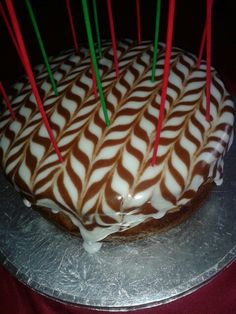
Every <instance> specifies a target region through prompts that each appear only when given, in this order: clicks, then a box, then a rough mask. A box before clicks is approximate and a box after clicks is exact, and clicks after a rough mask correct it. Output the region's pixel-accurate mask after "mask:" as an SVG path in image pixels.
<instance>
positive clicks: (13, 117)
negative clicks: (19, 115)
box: [0, 81, 16, 120]
mask: <svg viewBox="0 0 236 314" xmlns="http://www.w3.org/2000/svg"><path fill="white" fill-rule="evenodd" d="M0 93H1V94H2V96H3V99H4V101H5V103H6V106H7V108H8V110H9V112H10V114H11V117H12V119H13V120H15V119H16V115H15V112H14V111H13V109H12V106H11V103H10V101H9V99H8V97H7V93H6V91H5V89H4V87H3V84H2V82H1V81H0Z"/></svg>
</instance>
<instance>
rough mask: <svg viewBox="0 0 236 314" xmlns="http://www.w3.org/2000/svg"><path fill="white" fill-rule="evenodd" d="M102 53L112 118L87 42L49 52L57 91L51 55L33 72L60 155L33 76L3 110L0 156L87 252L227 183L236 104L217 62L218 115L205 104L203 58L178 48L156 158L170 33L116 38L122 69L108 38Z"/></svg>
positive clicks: (214, 95) (18, 185)
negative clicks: (162, 37)
mask: <svg viewBox="0 0 236 314" xmlns="http://www.w3.org/2000/svg"><path fill="white" fill-rule="evenodd" d="M103 49H104V52H103V57H102V58H101V59H99V60H98V65H99V71H100V75H101V80H102V87H103V92H104V96H105V102H106V107H107V112H108V116H109V119H110V126H106V124H105V121H104V117H103V111H102V108H101V104H100V99H99V97H96V96H95V95H94V89H93V80H92V72H91V63H90V54H89V51H88V49H87V48H81V49H80V50H79V52H78V53H75V52H73V51H72V50H70V51H66V52H63V53H61V54H60V55H59V56H58V57H56V58H51V59H50V64H51V67H52V70H53V73H54V78H55V80H56V82H57V88H58V92H59V96H55V94H54V92H53V90H52V88H51V85H50V83H49V79H48V74H47V71H46V69H45V67H44V66H43V65H40V66H38V67H37V68H36V74H35V77H36V81H37V85H38V88H39V91H40V95H41V98H42V100H43V103H44V109H45V112H46V114H47V117H48V120H49V123H50V126H51V129H52V131H53V134H54V137H55V139H56V142H57V145H58V147H59V150H60V152H61V155H62V158H63V163H61V162H60V161H59V160H58V156H57V155H56V153H55V151H54V148H53V146H52V144H51V141H50V140H49V136H48V133H47V131H46V128H45V126H44V124H43V121H42V118H41V115H40V113H39V110H38V107H37V104H36V101H35V98H34V96H33V94H32V90H31V86H30V85H29V83H28V82H27V80H26V79H22V80H21V81H19V82H18V83H17V84H15V85H14V86H13V89H12V94H11V96H9V98H10V101H11V104H12V106H13V109H14V111H15V114H16V120H12V119H11V116H10V114H9V112H8V111H7V110H5V111H4V113H3V114H2V115H1V117H0V161H1V168H2V170H3V171H4V173H5V175H6V176H7V178H8V180H9V181H10V182H11V183H12V184H13V185H14V187H15V189H16V190H17V191H19V192H20V193H21V195H22V196H23V198H24V200H25V203H26V204H27V205H30V206H32V207H33V208H35V209H37V210H39V211H40V212H41V213H42V214H43V215H44V216H46V217H48V218H49V219H50V220H52V221H54V222H56V223H58V224H59V225H60V226H62V227H63V228H64V229H67V230H68V231H70V232H72V233H80V235H81V236H82V238H83V240H84V247H85V249H86V250H88V251H89V252H92V251H96V250H97V249H99V248H100V246H101V242H100V241H102V240H103V239H105V238H106V239H107V238H109V239H110V237H111V236H114V237H117V236H122V235H123V238H125V239H128V238H129V236H131V235H132V236H133V237H139V235H140V234H142V233H145V234H148V233H149V232H153V231H155V230H160V229H166V228H168V227H169V226H172V225H173V224H176V223H177V222H179V221H181V220H183V218H184V217H187V216H188V213H189V212H192V210H193V209H194V208H195V207H197V206H199V205H200V204H201V202H202V200H203V198H204V197H205V196H206V195H207V193H208V191H209V190H210V188H211V186H212V184H214V183H215V184H217V185H220V184H221V183H222V176H223V165H224V161H223V158H224V156H225V154H226V152H227V151H228V149H229V147H230V145H231V144H232V140H233V124H234V105H233V101H232V99H231V97H230V95H229V94H228V92H227V91H226V89H225V87H224V84H223V82H222V80H221V79H220V77H219V75H218V74H217V72H216V71H215V69H213V68H212V72H211V74H212V76H211V99H210V101H211V104H210V115H211V121H210V122H208V121H207V120H206V118H205V111H206V92H205V90H206V63H205V61H202V63H201V65H200V68H198V69H197V67H196V64H197V58H196V57H195V56H194V55H192V54H190V53H188V52H185V51H183V50H181V49H178V48H173V49H172V55H171V60H170V74H169V83H168V89H167V98H166V104H165V114H164V121H163V124H162V130H161V137H160V141H159V148H158V154H157V158H156V164H155V165H154V166H153V165H152V164H151V159H152V154H153V146H154V141H155V136H156V126H157V121H158V117H159V108H160V99H161V89H162V79H163V69H164V59H165V45H163V44H160V45H159V51H158V58H157V64H156V72H155V81H154V82H152V81H151V67H152V57H153V47H152V44H151V42H149V41H143V42H142V43H141V44H140V45H137V43H136V42H133V41H132V40H123V41H119V42H118V44H117V56H118V61H119V77H118V78H116V72H115V69H114V63H113V50H112V47H111V44H110V43H109V42H106V43H103Z"/></svg>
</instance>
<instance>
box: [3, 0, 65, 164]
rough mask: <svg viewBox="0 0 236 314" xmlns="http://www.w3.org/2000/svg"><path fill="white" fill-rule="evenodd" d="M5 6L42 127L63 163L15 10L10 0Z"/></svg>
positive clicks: (7, 0)
mask: <svg viewBox="0 0 236 314" xmlns="http://www.w3.org/2000/svg"><path fill="white" fill-rule="evenodd" d="M6 5H7V9H8V13H9V16H10V20H11V22H12V26H13V30H14V32H15V35H16V40H17V42H18V46H19V49H20V51H21V55H22V59H23V60H24V66H25V70H26V73H27V75H28V78H29V81H30V84H31V87H32V90H33V94H34V96H35V99H36V102H37V105H38V108H39V111H40V113H41V116H42V119H43V123H44V125H45V127H46V129H47V132H48V135H49V138H50V140H51V143H52V145H53V147H54V149H55V152H56V154H57V156H58V159H59V161H60V162H63V159H62V156H61V153H60V150H59V148H58V146H57V143H56V141H55V138H54V136H53V132H52V130H51V127H50V125H49V122H48V119H47V116H46V113H45V111H44V108H43V104H42V101H41V98H40V95H39V92H38V88H37V85H36V82H35V79H34V75H33V71H32V68H31V66H30V62H29V58H28V54H27V51H26V48H25V44H24V41H23V37H22V34H21V30H20V26H19V23H18V20H17V17H16V13H15V10H14V7H13V4H12V0H6Z"/></svg>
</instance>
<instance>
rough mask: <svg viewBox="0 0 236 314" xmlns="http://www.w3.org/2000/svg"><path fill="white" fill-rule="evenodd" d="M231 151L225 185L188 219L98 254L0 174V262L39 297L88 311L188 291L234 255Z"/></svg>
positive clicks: (235, 187)
mask: <svg viewBox="0 0 236 314" xmlns="http://www.w3.org/2000/svg"><path fill="white" fill-rule="evenodd" d="M233 146H234V147H233V148H232V149H231V152H230V153H229V154H228V156H227V158H226V160H225V171H224V183H223V185H221V186H219V187H215V188H214V189H213V191H212V193H211V195H210V197H209V200H208V201H207V202H206V203H205V204H204V206H202V207H201V208H200V209H199V210H198V211H196V213H194V215H193V216H192V217H190V218H189V219H188V220H187V221H185V222H184V223H182V224H180V225H179V226H177V227H175V228H173V229H171V230H169V231H166V232H163V233H162V234H159V235H153V236H151V237H149V238H146V239H142V240H138V241H135V242H131V243H127V244H121V243H120V244H117V243H111V242H106V243H104V244H103V246H102V248H101V250H100V251H99V252H97V253H96V254H89V253H87V252H86V251H85V250H84V249H83V247H82V240H81V239H80V238H77V237H74V236H71V235H69V234H66V233H65V232H62V231H61V230H59V229H57V228H56V227H54V226H53V225H52V224H50V223H48V222H47V221H45V220H44V219H43V218H42V217H41V216H40V215H39V214H38V213H37V212H34V211H33V210H32V209H31V208H27V207H25V206H24V205H23V202H22V199H21V197H20V196H19V195H18V194H17V193H16V192H15V191H14V190H13V188H12V187H11V186H10V184H9V183H7V181H6V179H5V178H4V177H3V175H0V187H1V188H0V208H1V215H0V262H1V263H2V264H3V265H4V266H5V267H6V268H7V269H8V270H9V271H10V272H11V273H12V274H13V275H14V276H15V277H16V278H18V279H19V280H20V281H21V282H23V283H24V284H26V285H27V286H29V287H31V288H32V289H34V290H36V291H38V292H39V293H41V294H43V295H46V296H48V297H51V298H53V299H56V300H59V301H62V302H66V303H72V304H76V305H82V306H86V307H90V308H96V309H106V310H111V311H112V310H116V311H117V310H121V311H124V310H127V309H137V308H145V307H151V306H157V305H160V304H163V303H167V302H170V301H172V300H175V299H178V298H180V297H182V296H184V295H186V294H189V293H191V292H192V291H194V290H196V289H198V288H199V287H201V286H202V285H204V284H205V283H206V282H207V281H208V280H210V279H211V278H213V277H214V276H215V275H216V274H217V273H218V272H219V271H221V270H222V269H223V268H225V267H226V266H227V265H229V264H230V263H231V262H232V261H233V260H234V259H235V257H236V223H235V221H236V193H235V191H236V157H235V156H236V145H235V143H234V145H233Z"/></svg>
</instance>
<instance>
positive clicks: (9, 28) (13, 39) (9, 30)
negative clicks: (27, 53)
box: [0, 2, 24, 66]
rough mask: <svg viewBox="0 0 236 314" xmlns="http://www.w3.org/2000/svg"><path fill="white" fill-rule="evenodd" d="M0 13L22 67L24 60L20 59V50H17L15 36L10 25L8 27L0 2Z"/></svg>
mask: <svg viewBox="0 0 236 314" xmlns="http://www.w3.org/2000/svg"><path fill="white" fill-rule="evenodd" d="M0 13H1V15H2V17H3V20H4V22H5V25H6V27H7V30H8V33H9V35H10V37H11V40H12V42H13V45H14V46H15V48H16V51H17V53H18V56H19V58H20V60H21V62H22V64H23V66H24V60H23V58H22V56H21V52H20V49H19V47H18V44H17V42H16V39H15V35H14V34H13V31H12V28H11V25H10V23H9V21H8V18H7V15H6V13H5V11H4V8H3V6H2V3H1V2H0Z"/></svg>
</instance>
